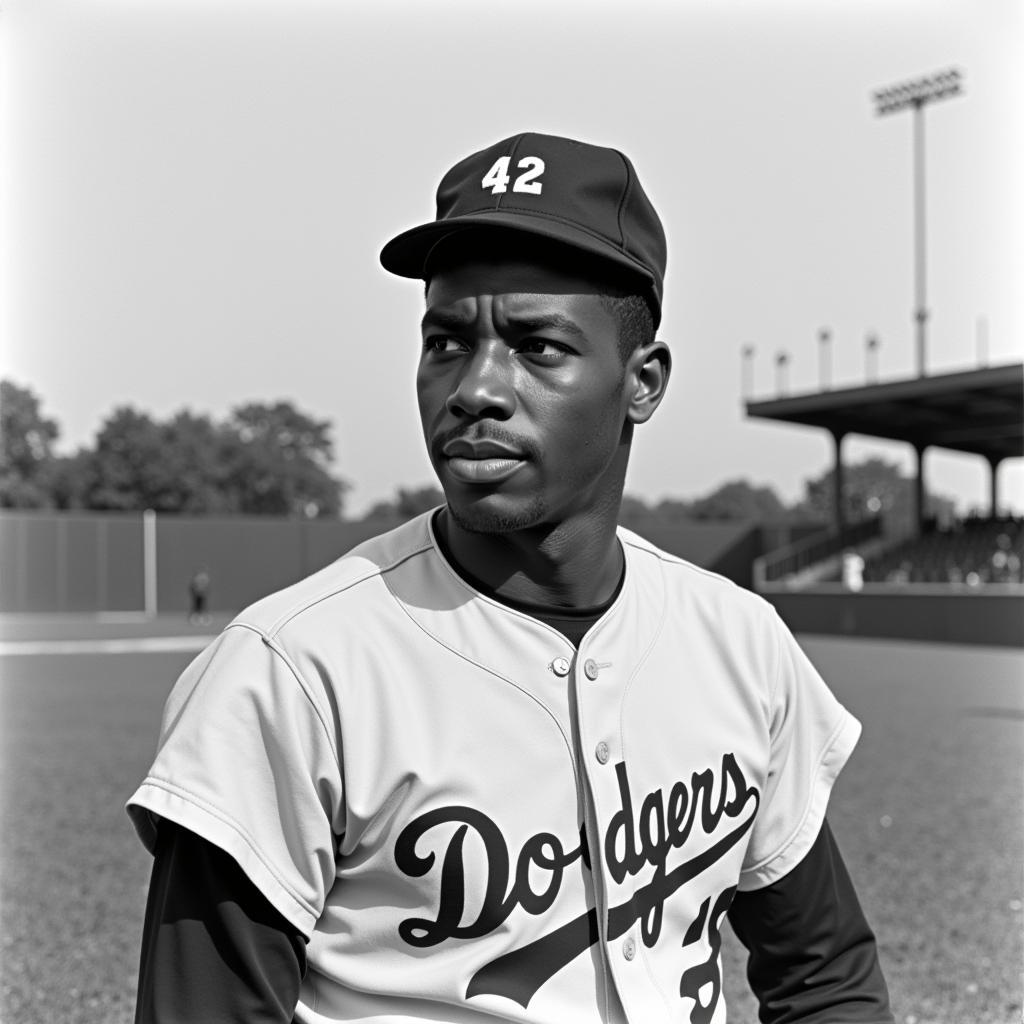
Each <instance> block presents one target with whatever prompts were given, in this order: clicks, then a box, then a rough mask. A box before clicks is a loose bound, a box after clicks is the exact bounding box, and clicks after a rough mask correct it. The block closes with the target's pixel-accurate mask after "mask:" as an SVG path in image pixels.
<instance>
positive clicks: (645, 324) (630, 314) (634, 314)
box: [600, 295, 655, 365]
mask: <svg viewBox="0 0 1024 1024" xmlns="http://www.w3.org/2000/svg"><path fill="white" fill-rule="evenodd" d="M600 298H601V305H602V306H604V308H605V309H606V310H607V311H608V313H609V314H610V315H611V317H612V319H613V320H614V321H615V325H616V327H617V328H618V335H619V358H621V360H622V362H623V365H625V363H626V360H628V359H629V357H630V356H631V355H632V354H633V353H634V352H635V351H636V350H637V349H638V348H641V347H642V346H644V345H650V343H651V342H652V341H654V335H655V328H654V314H653V312H652V311H651V304H650V302H649V301H648V300H647V298H646V297H644V296H643V295H602V296H600Z"/></svg>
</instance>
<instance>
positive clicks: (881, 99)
mask: <svg viewBox="0 0 1024 1024" xmlns="http://www.w3.org/2000/svg"><path fill="white" fill-rule="evenodd" d="M960 77H961V76H960V72H959V71H958V70H956V69H955V68H951V69H949V70H947V71H940V72H939V73H938V74H935V75H930V76H928V77H927V78H919V79H916V80H914V81H909V82H901V83H900V84H899V85H892V86H889V87H888V88H885V89H878V90H876V91H875V94H874V96H875V113H877V114H878V115H879V116H882V115H885V114H895V113H897V112H898V111H900V110H906V109H907V108H908V107H909V108H910V109H911V110H913V112H914V297H915V307H916V308H915V309H914V320H915V322H916V325H917V373H918V376H920V377H923V376H924V375H925V348H926V341H925V338H926V330H925V327H926V323H927V320H928V307H927V305H926V302H925V193H924V186H925V180H924V108H925V105H926V104H928V103H934V102H935V101H936V100H941V99H945V98H947V97H949V96H957V95H959V94H960V93H961V92H962V91H963V90H962V87H961V85H960Z"/></svg>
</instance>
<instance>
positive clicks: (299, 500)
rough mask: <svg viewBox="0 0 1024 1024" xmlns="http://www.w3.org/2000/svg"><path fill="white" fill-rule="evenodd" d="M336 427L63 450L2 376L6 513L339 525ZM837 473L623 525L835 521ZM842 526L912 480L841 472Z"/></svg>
mask: <svg viewBox="0 0 1024 1024" xmlns="http://www.w3.org/2000/svg"><path fill="white" fill-rule="evenodd" d="M330 431H331V425H330V422H329V421H327V420H317V419H316V418H314V417H312V416H310V415H308V414H307V413H304V412H302V411H301V410H300V409H297V408H296V407H295V406H294V405H293V404H292V403H290V402H285V401H278V402H269V403H267V402H248V403H245V404H243V405H240V406H237V407H236V408H234V409H232V410H231V412H230V413H229V414H228V416H227V417H226V418H225V419H223V420H220V421H218V420H215V419H213V418H211V417H210V416H207V415H201V414H196V413H193V412H190V411H188V410H185V409H183V410H181V411H180V412H177V413H175V414H173V415H172V416H170V417H169V418H168V419H166V420H159V419H155V418H154V417H152V416H150V415H149V414H148V413H145V412H141V411H139V410H137V409H135V408H133V407H132V406H130V405H122V406H118V407H117V408H115V409H114V410H113V411H112V412H111V414H110V415H109V416H108V417H107V418H106V419H105V420H104V421H103V423H102V424H101V426H100V428H99V430H98V432H97V433H96V437H95V440H94V443H93V444H92V445H91V446H86V447H82V448H79V450H78V451H77V452H75V453H74V454H72V455H57V454H56V453H55V451H54V446H55V444H56V442H57V440H58V439H59V437H60V428H59V426H58V424H57V422H56V420H54V419H52V418H50V417H48V416H46V415H44V413H43V409H42V403H41V402H40V399H39V398H38V396H37V395H35V394H34V393H33V392H32V390H31V389H30V388H27V387H21V386H19V385H17V384H15V383H14V382H13V381H10V380H3V381H0V508H21V509H88V510H93V511H138V510H141V509H146V508H151V509H154V510H155V511H157V512H177V513H182V514H188V515H215V514H216V515H232V514H234V515H273V516H291V517H304V518H339V517H341V516H342V514H343V511H344V498H345V495H346V493H347V492H348V490H349V489H350V484H349V483H348V482H347V481H346V480H344V479H343V478H342V477H340V476H338V475H336V473H335V469H334V449H333V444H332V441H331V437H330ZM833 481H834V474H833V470H831V469H829V470H827V471H825V472H824V473H822V474H820V475H819V476H817V477H813V478H809V479H807V480H806V481H805V491H804V496H803V498H801V499H800V500H799V501H797V502H795V503H793V504H791V505H787V504H786V503H784V502H783V501H782V500H781V499H780V498H779V496H778V494H777V493H776V492H775V490H774V489H773V488H771V487H769V486H758V485H755V484H752V483H750V482H749V481H747V480H742V479H737V480H730V481H727V482H725V483H723V484H721V485H719V486H718V487H716V488H714V489H713V490H712V491H710V492H709V493H708V494H706V495H702V496H700V497H697V498H695V499H692V500H684V499H681V498H665V499H663V500H661V501H659V502H654V503H648V502H645V501H643V500H642V499H641V498H638V497H635V496H632V495H626V496H625V498H624V499H623V503H622V513H621V516H620V519H621V521H622V522H623V523H624V524H625V525H627V526H630V527H633V528H635V529H637V530H639V531H640V532H642V531H643V528H644V526H645V525H655V524H666V523H674V522H683V521H708V520H739V519H743V520H757V521H760V522H785V521H791V522H821V523H827V522H829V521H831V519H832V512H833V501H834V499H833V493H834V492H833V487H834V483H833ZM442 500H443V497H442V494H441V490H440V489H439V488H438V487H437V486H435V485H428V486H424V487H399V488H398V489H397V491H396V493H395V496H394V498H393V499H390V500H388V501H382V502H378V503H377V504H376V505H374V506H373V508H372V509H370V511H369V512H368V513H367V518H374V519H379V520H382V521H383V522H384V523H385V524H386V523H387V522H388V521H394V522H398V521H402V520H405V519H408V518H410V517H412V516H414V515H416V514H418V513H419V512H422V511H425V510H427V509H429V508H433V507H434V506H435V505H437V504H440V502H441V501H442ZM843 501H844V506H845V513H846V516H847V520H848V521H850V522H856V521H858V520H859V519H862V518H864V517H866V516H873V515H878V514H883V515H885V516H886V517H887V519H888V520H889V522H890V524H891V525H893V526H896V527H899V526H902V525H904V524H905V523H909V521H910V517H911V516H912V515H913V482H912V481H911V480H910V479H908V478H907V477H905V476H904V475H903V474H902V472H901V470H900V467H899V465H898V464H897V463H893V462H888V461H886V460H884V459H880V458H869V459H866V460H865V461H863V462H860V463H857V464H854V465H850V466H846V467H844V493H843ZM928 511H929V512H930V514H933V515H936V514H952V511H953V502H952V501H951V500H950V499H948V498H943V497H940V496H935V495H930V496H929V498H928Z"/></svg>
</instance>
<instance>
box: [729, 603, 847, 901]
mask: <svg viewBox="0 0 1024 1024" xmlns="http://www.w3.org/2000/svg"><path fill="white" fill-rule="evenodd" d="M774 619H775V626H776V630H775V632H776V637H777V655H776V659H775V672H774V676H775V678H774V683H773V685H772V687H771V689H770V691H769V706H768V716H769V722H768V727H769V737H770V744H771V752H770V755H769V762H768V773H767V778H766V782H765V786H764V792H763V793H762V803H761V807H760V809H759V811H758V815H757V820H756V822H755V823H754V828H753V831H752V834H751V840H750V845H749V846H748V848H747V853H746V856H745V858H744V861H743V869H742V872H741V874H740V882H739V889H740V890H751V889H759V888H762V887H763V886H766V885H770V884H771V883H772V882H774V881H776V880H778V879H779V878H782V877H783V876H784V875H785V874H787V873H788V872H789V871H791V870H792V869H793V868H794V867H796V865H797V864H799V863H800V861H801V860H802V859H803V857H804V856H805V854H806V853H807V852H808V850H810V848H811V846H812V845H813V844H814V840H815V838H816V837H817V835H818V833H819V832H820V831H821V827H822V823H823V822H824V820H825V810H826V808H827V806H828V799H829V794H830V793H831V791H832V786H833V784H834V783H835V780H836V778H837V777H838V775H839V772H840V771H841V770H842V767H843V765H844V764H846V761H847V760H848V758H849V756H850V754H851V753H852V752H853V748H854V746H855V745H856V743H857V740H858V738H859V737H860V723H859V722H858V721H857V719H856V718H854V717H853V715H851V714H850V713H849V712H848V711H847V710H846V709H845V708H844V707H843V706H842V705H841V704H840V703H839V701H838V700H836V698H835V696H834V695H833V694H832V692H831V690H829V688H828V687H827V686H826V685H825V682H824V680H823V679H822V678H821V676H820V675H819V674H818V672H817V670H816V669H815V668H814V666H813V665H812V664H811V662H810V660H809V659H808V657H807V655H806V654H804V652H803V651H802V650H801V649H800V647H799V645H798V644H797V642H796V640H795V639H794V638H793V635H792V634H791V633H790V632H789V630H788V629H787V628H786V627H785V625H783V623H782V621H781V620H780V619H779V618H778V616H777V615H775V616H774Z"/></svg>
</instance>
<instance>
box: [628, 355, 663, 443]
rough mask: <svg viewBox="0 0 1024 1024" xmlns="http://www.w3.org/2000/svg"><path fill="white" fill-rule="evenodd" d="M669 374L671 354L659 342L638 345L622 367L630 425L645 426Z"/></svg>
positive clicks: (657, 404) (656, 406) (661, 395)
mask: <svg viewBox="0 0 1024 1024" xmlns="http://www.w3.org/2000/svg"><path fill="white" fill-rule="evenodd" d="M671 372H672V353H671V352H669V350H668V345H666V344H665V343H664V342H663V341H657V340H656V341H652V342H651V343H650V344H649V345H641V346H640V347H639V348H637V350H636V351H635V352H634V353H633V354H632V355H631V356H630V357H629V361H628V362H627V364H626V388H627V394H628V395H629V409H628V412H627V416H628V417H629V420H630V422H631V423H646V422H647V421H648V420H649V419H650V418H651V416H653V415H654V410H655V409H657V408H658V406H659V405H660V404H661V400H662V399H663V398H664V397H665V389H666V388H667V387H668V378H669V374H671Z"/></svg>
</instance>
